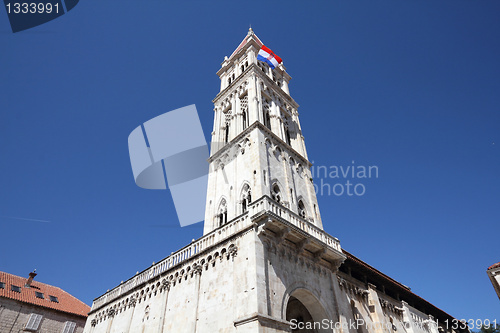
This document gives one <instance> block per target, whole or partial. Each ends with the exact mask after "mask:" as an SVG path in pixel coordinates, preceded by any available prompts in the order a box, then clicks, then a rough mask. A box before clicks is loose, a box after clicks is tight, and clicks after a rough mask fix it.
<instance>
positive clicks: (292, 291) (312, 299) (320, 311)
mask: <svg viewBox="0 0 500 333" xmlns="http://www.w3.org/2000/svg"><path fill="white" fill-rule="evenodd" d="M326 309H327V307H326V306H325V305H324V304H323V302H322V301H321V300H320V298H319V297H318V296H317V295H316V294H315V293H314V292H312V291H311V290H309V289H307V288H306V287H304V286H302V285H300V286H292V287H291V288H288V290H287V292H285V295H284V297H283V303H282V319H284V320H287V321H291V320H292V319H295V320H300V319H302V320H303V322H316V323H319V324H317V325H319V327H317V329H314V330H292V332H300V333H302V332H304V333H306V332H307V333H309V332H311V333H312V332H318V333H319V332H331V330H328V329H322V328H321V325H320V324H321V322H322V321H323V320H325V319H326V320H327V321H328V323H330V320H332V319H333V318H332V317H331V316H330V315H329V314H328V312H327V310H326Z"/></svg>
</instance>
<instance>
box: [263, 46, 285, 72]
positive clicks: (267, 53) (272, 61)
mask: <svg viewBox="0 0 500 333" xmlns="http://www.w3.org/2000/svg"><path fill="white" fill-rule="evenodd" d="M257 60H260V61H264V62H267V64H268V65H269V66H270V67H271V68H272V69H274V67H276V66H278V64H281V63H282V62H283V60H281V58H280V57H278V56H277V55H276V54H274V52H273V51H271V49H270V48H268V47H266V46H264V45H262V48H261V49H260V51H259V54H258V55H257Z"/></svg>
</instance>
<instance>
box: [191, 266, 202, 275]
mask: <svg viewBox="0 0 500 333" xmlns="http://www.w3.org/2000/svg"><path fill="white" fill-rule="evenodd" d="M202 271H203V267H202V266H201V265H200V264H198V263H196V264H194V265H193V272H194V274H195V275H201V272H202Z"/></svg>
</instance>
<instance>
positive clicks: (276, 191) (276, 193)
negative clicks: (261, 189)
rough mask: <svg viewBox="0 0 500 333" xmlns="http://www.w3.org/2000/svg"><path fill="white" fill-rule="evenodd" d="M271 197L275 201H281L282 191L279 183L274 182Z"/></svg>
mask: <svg viewBox="0 0 500 333" xmlns="http://www.w3.org/2000/svg"><path fill="white" fill-rule="evenodd" d="M271 197H272V198H273V200H274V201H276V202H277V203H280V202H281V192H280V187H279V186H278V184H276V183H274V185H273V187H272V189H271Z"/></svg>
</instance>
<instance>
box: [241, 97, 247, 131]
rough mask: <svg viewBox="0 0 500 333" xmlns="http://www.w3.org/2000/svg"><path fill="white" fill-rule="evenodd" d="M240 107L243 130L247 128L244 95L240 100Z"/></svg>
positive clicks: (245, 98)
mask: <svg viewBox="0 0 500 333" xmlns="http://www.w3.org/2000/svg"><path fill="white" fill-rule="evenodd" d="M240 107H241V114H242V120H243V129H245V128H247V126H248V112H247V111H248V95H245V96H243V97H241V98H240Z"/></svg>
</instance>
